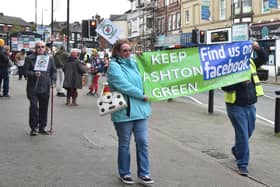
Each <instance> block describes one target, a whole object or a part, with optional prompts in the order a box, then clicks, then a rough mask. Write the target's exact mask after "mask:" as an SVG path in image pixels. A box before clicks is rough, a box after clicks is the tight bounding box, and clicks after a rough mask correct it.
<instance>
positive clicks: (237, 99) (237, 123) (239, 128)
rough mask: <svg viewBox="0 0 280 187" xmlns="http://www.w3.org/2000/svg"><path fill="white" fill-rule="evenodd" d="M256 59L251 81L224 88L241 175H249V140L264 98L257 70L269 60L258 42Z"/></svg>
mask: <svg viewBox="0 0 280 187" xmlns="http://www.w3.org/2000/svg"><path fill="white" fill-rule="evenodd" d="M253 49H254V51H255V53H256V55H257V56H256V57H255V58H254V59H253V58H251V59H250V68H251V79H250V80H248V81H244V82H240V83H237V84H233V85H230V86H226V87H223V88H222V90H224V91H225V102H226V110H227V115H228V117H229V119H230V121H231V123H232V126H233V128H234V132H235V143H234V145H233V147H232V149H231V152H232V154H233V155H234V157H235V159H236V163H237V167H238V172H239V174H240V175H243V176H247V175H248V164H249V155H250V151H249V139H250V137H251V136H252V135H253V132H254V129H255V121H256V107H255V103H256V102H257V97H258V96H262V95H263V94H264V93H263V89H262V87H261V85H260V80H259V78H258V75H257V72H256V70H257V68H259V67H260V66H261V65H263V64H264V63H265V62H266V61H267V60H268V57H267V54H266V52H265V51H264V49H263V48H261V47H260V46H259V44H258V43H257V42H254V43H253Z"/></svg>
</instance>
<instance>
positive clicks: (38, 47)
mask: <svg viewBox="0 0 280 187" xmlns="http://www.w3.org/2000/svg"><path fill="white" fill-rule="evenodd" d="M36 48H37V49H40V48H41V49H43V48H45V46H37V47H36Z"/></svg>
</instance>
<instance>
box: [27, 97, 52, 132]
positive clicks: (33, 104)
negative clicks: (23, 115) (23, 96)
mask: <svg viewBox="0 0 280 187" xmlns="http://www.w3.org/2000/svg"><path fill="white" fill-rule="evenodd" d="M49 98H50V94H49V93H37V94H32V95H31V94H30V95H28V99H29V102H30V106H29V126H30V128H31V129H32V130H36V129H38V128H39V130H45V127H46V126H47V121H48V106H49Z"/></svg>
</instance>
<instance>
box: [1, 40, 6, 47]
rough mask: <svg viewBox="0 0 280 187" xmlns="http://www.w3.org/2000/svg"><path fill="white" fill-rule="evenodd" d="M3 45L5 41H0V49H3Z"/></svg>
mask: <svg viewBox="0 0 280 187" xmlns="http://www.w3.org/2000/svg"><path fill="white" fill-rule="evenodd" d="M4 45H5V41H4V40H3V39H0V47H3V46H4Z"/></svg>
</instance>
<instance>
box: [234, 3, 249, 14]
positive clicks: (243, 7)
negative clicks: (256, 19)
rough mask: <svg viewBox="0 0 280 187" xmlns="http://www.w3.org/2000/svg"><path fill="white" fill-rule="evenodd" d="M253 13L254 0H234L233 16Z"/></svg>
mask: <svg viewBox="0 0 280 187" xmlns="http://www.w3.org/2000/svg"><path fill="white" fill-rule="evenodd" d="M241 11H242V12H241ZM251 12H252V0H233V15H235V16H236V15H241V14H248V13H251Z"/></svg>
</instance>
